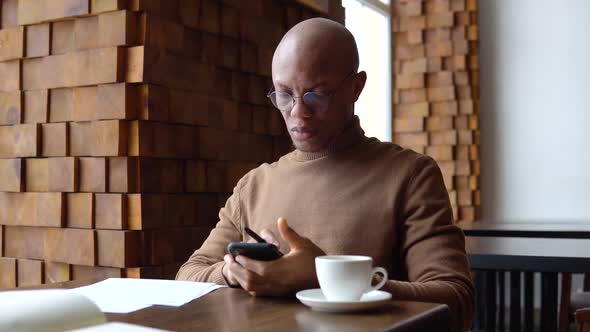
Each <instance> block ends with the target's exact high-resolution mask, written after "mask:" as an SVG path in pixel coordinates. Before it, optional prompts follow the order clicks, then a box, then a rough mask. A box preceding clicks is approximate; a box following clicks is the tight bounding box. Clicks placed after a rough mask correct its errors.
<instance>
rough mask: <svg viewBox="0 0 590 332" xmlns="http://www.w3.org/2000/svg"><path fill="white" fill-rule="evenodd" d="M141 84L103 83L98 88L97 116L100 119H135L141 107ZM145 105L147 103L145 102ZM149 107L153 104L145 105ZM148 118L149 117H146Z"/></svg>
mask: <svg viewBox="0 0 590 332" xmlns="http://www.w3.org/2000/svg"><path fill="white" fill-rule="evenodd" d="M139 88H140V87H139V86H137V85H134V84H126V83H116V84H102V85H99V86H98V88H97V89H98V90H97V94H98V96H97V104H96V116H95V119H98V120H110V119H134V118H136V117H137V113H138V107H140V106H141V105H140V100H139V98H140V91H139ZM144 105H145V104H144ZM145 106H146V107H145V108H146V109H149V106H151V105H145ZM146 120H147V119H146Z"/></svg>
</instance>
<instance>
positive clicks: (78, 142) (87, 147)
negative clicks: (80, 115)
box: [68, 122, 95, 156]
mask: <svg viewBox="0 0 590 332" xmlns="http://www.w3.org/2000/svg"><path fill="white" fill-rule="evenodd" d="M68 125H69V135H70V137H69V151H70V155H72V156H91V155H92V154H93V152H94V144H95V143H94V142H95V141H94V135H93V134H94V133H93V131H92V122H70V123H68Z"/></svg>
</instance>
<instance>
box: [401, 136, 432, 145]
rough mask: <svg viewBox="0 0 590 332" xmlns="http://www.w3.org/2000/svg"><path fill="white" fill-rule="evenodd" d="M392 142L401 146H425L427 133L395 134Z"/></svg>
mask: <svg viewBox="0 0 590 332" xmlns="http://www.w3.org/2000/svg"><path fill="white" fill-rule="evenodd" d="M394 142H395V143H396V144H399V145H401V146H406V145H410V146H426V145H428V134H427V133H404V134H395V135H394Z"/></svg>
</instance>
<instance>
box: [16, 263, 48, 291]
mask: <svg viewBox="0 0 590 332" xmlns="http://www.w3.org/2000/svg"><path fill="white" fill-rule="evenodd" d="M16 266H17V276H18V281H17V285H18V287H27V286H38V285H41V284H42V283H43V281H44V280H45V274H44V272H45V271H44V268H43V261H38V260H31V259H19V260H18V262H17V264H16Z"/></svg>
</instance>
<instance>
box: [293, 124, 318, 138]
mask: <svg viewBox="0 0 590 332" xmlns="http://www.w3.org/2000/svg"><path fill="white" fill-rule="evenodd" d="M315 135H316V131H315V130H313V129H311V128H306V127H293V128H291V136H293V138H294V139H295V140H298V141H306V140H309V139H311V138H313V137H314V136H315Z"/></svg>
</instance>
